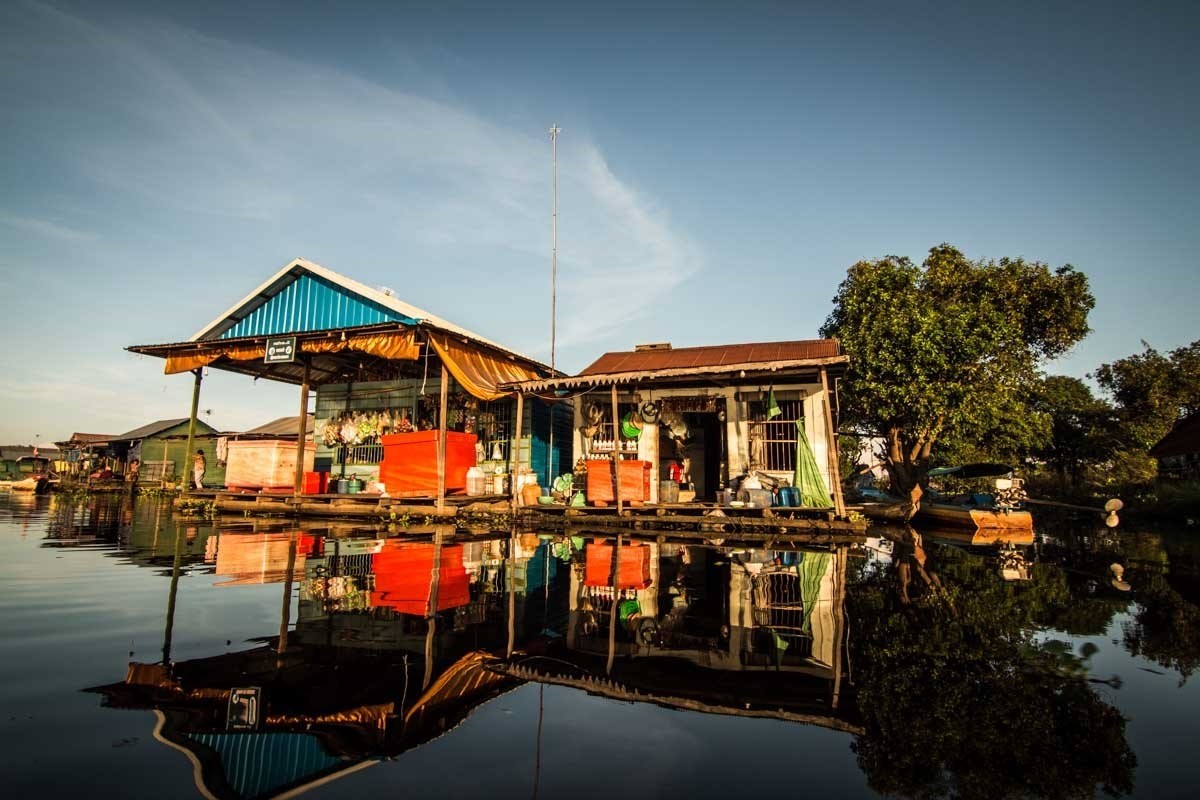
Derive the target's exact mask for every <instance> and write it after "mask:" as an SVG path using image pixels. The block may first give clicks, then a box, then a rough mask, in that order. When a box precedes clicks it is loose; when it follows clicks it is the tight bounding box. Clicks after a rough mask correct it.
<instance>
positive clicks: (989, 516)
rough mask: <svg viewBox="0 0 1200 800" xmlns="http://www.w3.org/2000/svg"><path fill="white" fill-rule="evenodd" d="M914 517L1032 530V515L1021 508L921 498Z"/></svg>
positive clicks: (966, 525) (972, 526)
mask: <svg viewBox="0 0 1200 800" xmlns="http://www.w3.org/2000/svg"><path fill="white" fill-rule="evenodd" d="M914 519H916V521H918V522H929V523H932V524H934V525H938V526H946V527H953V528H970V529H976V528H1002V529H1007V530H1029V531H1032V530H1033V515H1032V514H1030V513H1029V512H1028V511H1025V510H1023V509H1007V508H996V507H988V506H969V505H960V504H957V503H938V502H928V501H924V500H922V501H921V507H920V508H919V509H917V515H916V517H915V518H914Z"/></svg>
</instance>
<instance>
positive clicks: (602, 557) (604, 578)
mask: <svg viewBox="0 0 1200 800" xmlns="http://www.w3.org/2000/svg"><path fill="white" fill-rule="evenodd" d="M612 550H613V546H612V545H611V544H600V543H597V542H589V543H588V545H587V549H586V550H585V551H584V555H585V557H586V564H587V568H586V574H585V576H584V585H585V586H611V585H612V584H611V583H609V579H610V575H611V573H612V555H613V554H612ZM649 585H650V545H648V544H627V545H623V546H622V547H621V555H620V562H619V563H618V564H617V588H618V589H645V588H646V587H647V586H649Z"/></svg>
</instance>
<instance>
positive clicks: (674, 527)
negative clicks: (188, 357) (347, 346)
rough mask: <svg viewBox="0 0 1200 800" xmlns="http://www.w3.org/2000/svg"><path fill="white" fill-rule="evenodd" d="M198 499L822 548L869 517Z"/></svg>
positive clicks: (705, 508)
mask: <svg viewBox="0 0 1200 800" xmlns="http://www.w3.org/2000/svg"><path fill="white" fill-rule="evenodd" d="M196 501H204V502H211V503H212V504H213V509H214V510H215V511H216V512H217V513H219V514H236V515H240V516H247V515H249V516H267V517H272V516H273V517H278V516H286V517H299V518H306V517H307V518H342V519H357V520H363V521H370V522H376V523H388V522H395V521H397V520H399V519H402V518H407V519H419V520H425V519H428V520H430V521H445V522H452V521H455V520H460V519H469V518H471V517H487V516H492V517H501V516H504V517H508V516H513V517H515V520H514V521H516V522H517V523H518V524H520V525H521V526H523V527H526V528H528V529H531V530H559V531H561V530H564V529H577V530H582V529H601V530H613V532H614V533H615V532H616V531H617V530H627V531H641V530H644V531H675V532H694V533H702V534H706V535H709V536H711V535H713V534H739V535H742V534H745V535H746V536H748V537H749V538H752V539H755V540H757V539H762V540H767V539H774V538H777V537H779V536H786V535H789V534H806V535H807V534H811V535H817V536H819V537H820V539H821V540H822V542H828V543H834V542H838V541H851V540H855V539H858V538H860V537H862V536H863V534H864V533H865V531H866V528H867V522H866V520H865V519H857V520H848V519H838V518H836V517H835V516H834V514H833V513H832V511H831V510H829V509H808V508H791V507H772V508H745V507H742V508H737V507H730V506H718V505H716V504H714V503H666V504H657V505H640V506H634V507H624V508H622V509H620V511H618V510H617V508H616V507H615V506H607V507H603V508H597V507H582V508H576V507H568V506H565V505H537V506H522V507H518V508H517V509H516V510H515V512H514V510H513V508H512V505H511V500H510V498H508V497H507V496H506V495H483V496H477V497H469V496H465V495H452V496H449V497H446V498H445V499H444V501H443V503H442V505H441V507H440V508H439V506H438V502H437V498H435V497H404V498H400V497H384V496H382V495H379V494H366V493H364V494H305V495H301V496H299V497H296V496H293V495H292V494H290V493H289V494H282V493H271V492H257V493H255V492H243V491H236V490H203V491H193V492H191V493H189V494H187V495H184V496H182V497H179V498H176V500H175V501H174V502H175V507H176V508H181V507H186V506H187V505H190V504H194V503H195V502H196Z"/></svg>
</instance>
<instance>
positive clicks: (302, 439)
mask: <svg viewBox="0 0 1200 800" xmlns="http://www.w3.org/2000/svg"><path fill="white" fill-rule="evenodd" d="M308 362H309V360H308V359H307V358H306V359H304V382H303V383H301V384H300V425H299V427H298V428H297V431H296V492H295V494H296V497H299V496H300V495H302V494H304V450H305V448H304V446H305V445H306V444H307V443H308V442H307V439H308V378H309V375H308Z"/></svg>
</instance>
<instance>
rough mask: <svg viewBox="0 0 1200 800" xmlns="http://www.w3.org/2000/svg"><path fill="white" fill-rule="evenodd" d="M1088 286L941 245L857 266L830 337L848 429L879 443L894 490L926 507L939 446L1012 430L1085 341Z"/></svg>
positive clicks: (844, 287)
mask: <svg viewBox="0 0 1200 800" xmlns="http://www.w3.org/2000/svg"><path fill="white" fill-rule="evenodd" d="M1094 302H1095V301H1094V300H1093V298H1092V295H1091V292H1090V291H1089V289H1088V281H1087V277H1086V276H1085V275H1084V274H1083V273H1081V272H1078V271H1077V270H1075V269H1074V268H1073V267H1071V266H1063V267H1059V268H1058V269H1055V270H1051V269H1050V268H1049V267H1047V266H1046V265H1045V264H1041V263H1037V262H1026V261H1024V260H1022V259H1019V258H1018V259H1008V258H1004V259H1000V260H999V261H971V260H970V259H968V258H967V257H966V256H964V255H963V254H962V253H961V252H959V251H958V250H957V249H955V248H954V247H952V246H950V245H947V244H942V245H939V246H937V247H934V248H933V249H932V250H930V251H929V255H928V257H927V258H926V259H925V261H924V263H923V264H921V265H920V266H918V265H916V264H913V263H912V262H911V261H910V260H909V259H907V258H904V257H899V256H886V257H884V258H880V259H877V260H874V261H860V262H858V263H857V264H854V265H853V266H852V267H850V269H849V271H848V273H847V276H846V279H845V280H844V281H843V282H842V284H841V286H840V287H839V289H838V294H837V296H836V297H835V298H834V309H833V311H832V313H831V314H830V315H829V318H828V319H827V320H826V321H825V325H824V326H823V328H822V334H823V335H825V336H831V337H836V338H838V339H840V340H841V341H842V345H843V347H844V348H845V351H846V352H847V353H848V354H849V355H850V359H851V362H850V367H849V371H848V373H847V376H846V382H845V385H844V388H845V393H844V395H843V402H844V413H845V416H846V419H847V421H848V422H849V423H850V424H852V425H855V426H857V427H859V428H860V429H862V430H865V431H870V432H873V433H875V434H876V435H879V436H882V437H884V439H885V442H886V452H885V457H886V466H887V469H888V472H889V476H890V477H891V480H892V486H893V488H894V489H895V490H898V491H899V492H901V493H902V494H904V495H906V496H907V497H908V498H910V499H911V500H912V501H913V502H914V503H915V502H916V501H918V500H919V499H920V496H921V492H922V488H923V486H924V484H925V482H926V472H927V470H928V468H929V466H930V459H931V457H932V454H933V447H934V444H935V443H936V442H938V440H939V438H940V437H943V436H949V437H953V438H955V439H957V440H959V441H968V440H971V439H976V440H978V439H982V438H983V437H985V436H988V435H994V434H995V433H996V431H997V430H998V429H1000V428H1003V427H1005V426H1007V425H1010V424H1012V421H1013V415H1014V414H1019V413H1021V411H1020V410H1019V409H1021V408H1023V405H1024V404H1023V398H1026V397H1028V395H1029V394H1030V391H1031V389H1032V387H1034V386H1035V385H1036V383H1037V380H1038V366H1039V365H1040V364H1041V363H1042V362H1043V361H1044V360H1045V359H1049V358H1054V357H1055V356H1059V355H1062V354H1063V353H1065V352H1066V351H1067V350H1068V349H1070V348H1071V347H1072V346H1073V345H1074V344H1075V343H1076V342H1078V341H1079V340H1080V339H1082V338H1083V337H1084V336H1085V335H1086V334H1087V332H1088V326H1087V315H1088V312H1089V311H1090V310H1091V308H1092V306H1093V305H1094Z"/></svg>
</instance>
